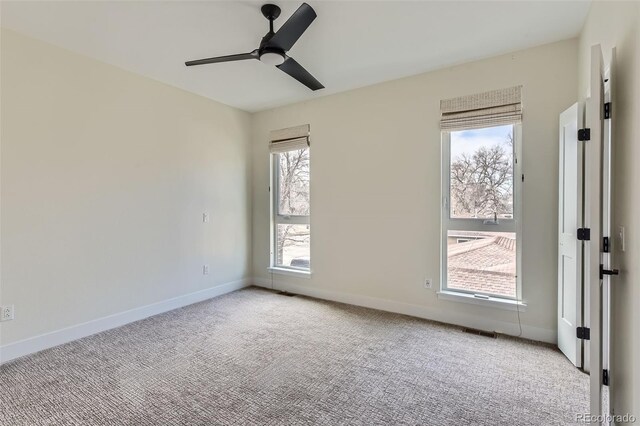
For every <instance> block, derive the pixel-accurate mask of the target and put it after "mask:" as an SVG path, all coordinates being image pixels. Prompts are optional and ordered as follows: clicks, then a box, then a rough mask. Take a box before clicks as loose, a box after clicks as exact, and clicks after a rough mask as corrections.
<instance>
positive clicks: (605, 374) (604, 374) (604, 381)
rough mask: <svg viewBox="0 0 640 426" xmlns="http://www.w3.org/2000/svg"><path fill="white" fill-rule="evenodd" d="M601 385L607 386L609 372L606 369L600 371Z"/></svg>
mask: <svg viewBox="0 0 640 426" xmlns="http://www.w3.org/2000/svg"><path fill="white" fill-rule="evenodd" d="M602 384H603V385H605V386H609V370H607V369H606V368H605V369H604V370H602Z"/></svg>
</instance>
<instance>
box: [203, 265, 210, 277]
mask: <svg viewBox="0 0 640 426" xmlns="http://www.w3.org/2000/svg"><path fill="white" fill-rule="evenodd" d="M202 275H209V265H203V266H202Z"/></svg>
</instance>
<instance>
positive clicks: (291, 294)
mask: <svg viewBox="0 0 640 426" xmlns="http://www.w3.org/2000/svg"><path fill="white" fill-rule="evenodd" d="M277 294H279V295H280V296H287V297H293V296H297V295H296V294H295V293H289V292H288V291H279V292H278V293H277Z"/></svg>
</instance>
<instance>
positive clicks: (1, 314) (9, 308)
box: [0, 305, 13, 321]
mask: <svg viewBox="0 0 640 426" xmlns="http://www.w3.org/2000/svg"><path fill="white" fill-rule="evenodd" d="M12 319H13V305H6V306H0V321H11V320H12Z"/></svg>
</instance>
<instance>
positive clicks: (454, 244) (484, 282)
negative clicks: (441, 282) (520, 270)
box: [447, 230, 516, 297]
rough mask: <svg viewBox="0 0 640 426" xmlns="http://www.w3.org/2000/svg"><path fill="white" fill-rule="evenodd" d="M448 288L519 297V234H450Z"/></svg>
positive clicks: (473, 232)
mask: <svg viewBox="0 0 640 426" xmlns="http://www.w3.org/2000/svg"><path fill="white" fill-rule="evenodd" d="M447 237H448V238H447V266H448V268H447V269H448V270H447V287H448V288H451V289H455V290H467V291H470V292H474V293H488V294H494V295H499V296H507V297H516V234H515V233H513V232H475V231H452V230H449V231H448V235H447Z"/></svg>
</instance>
